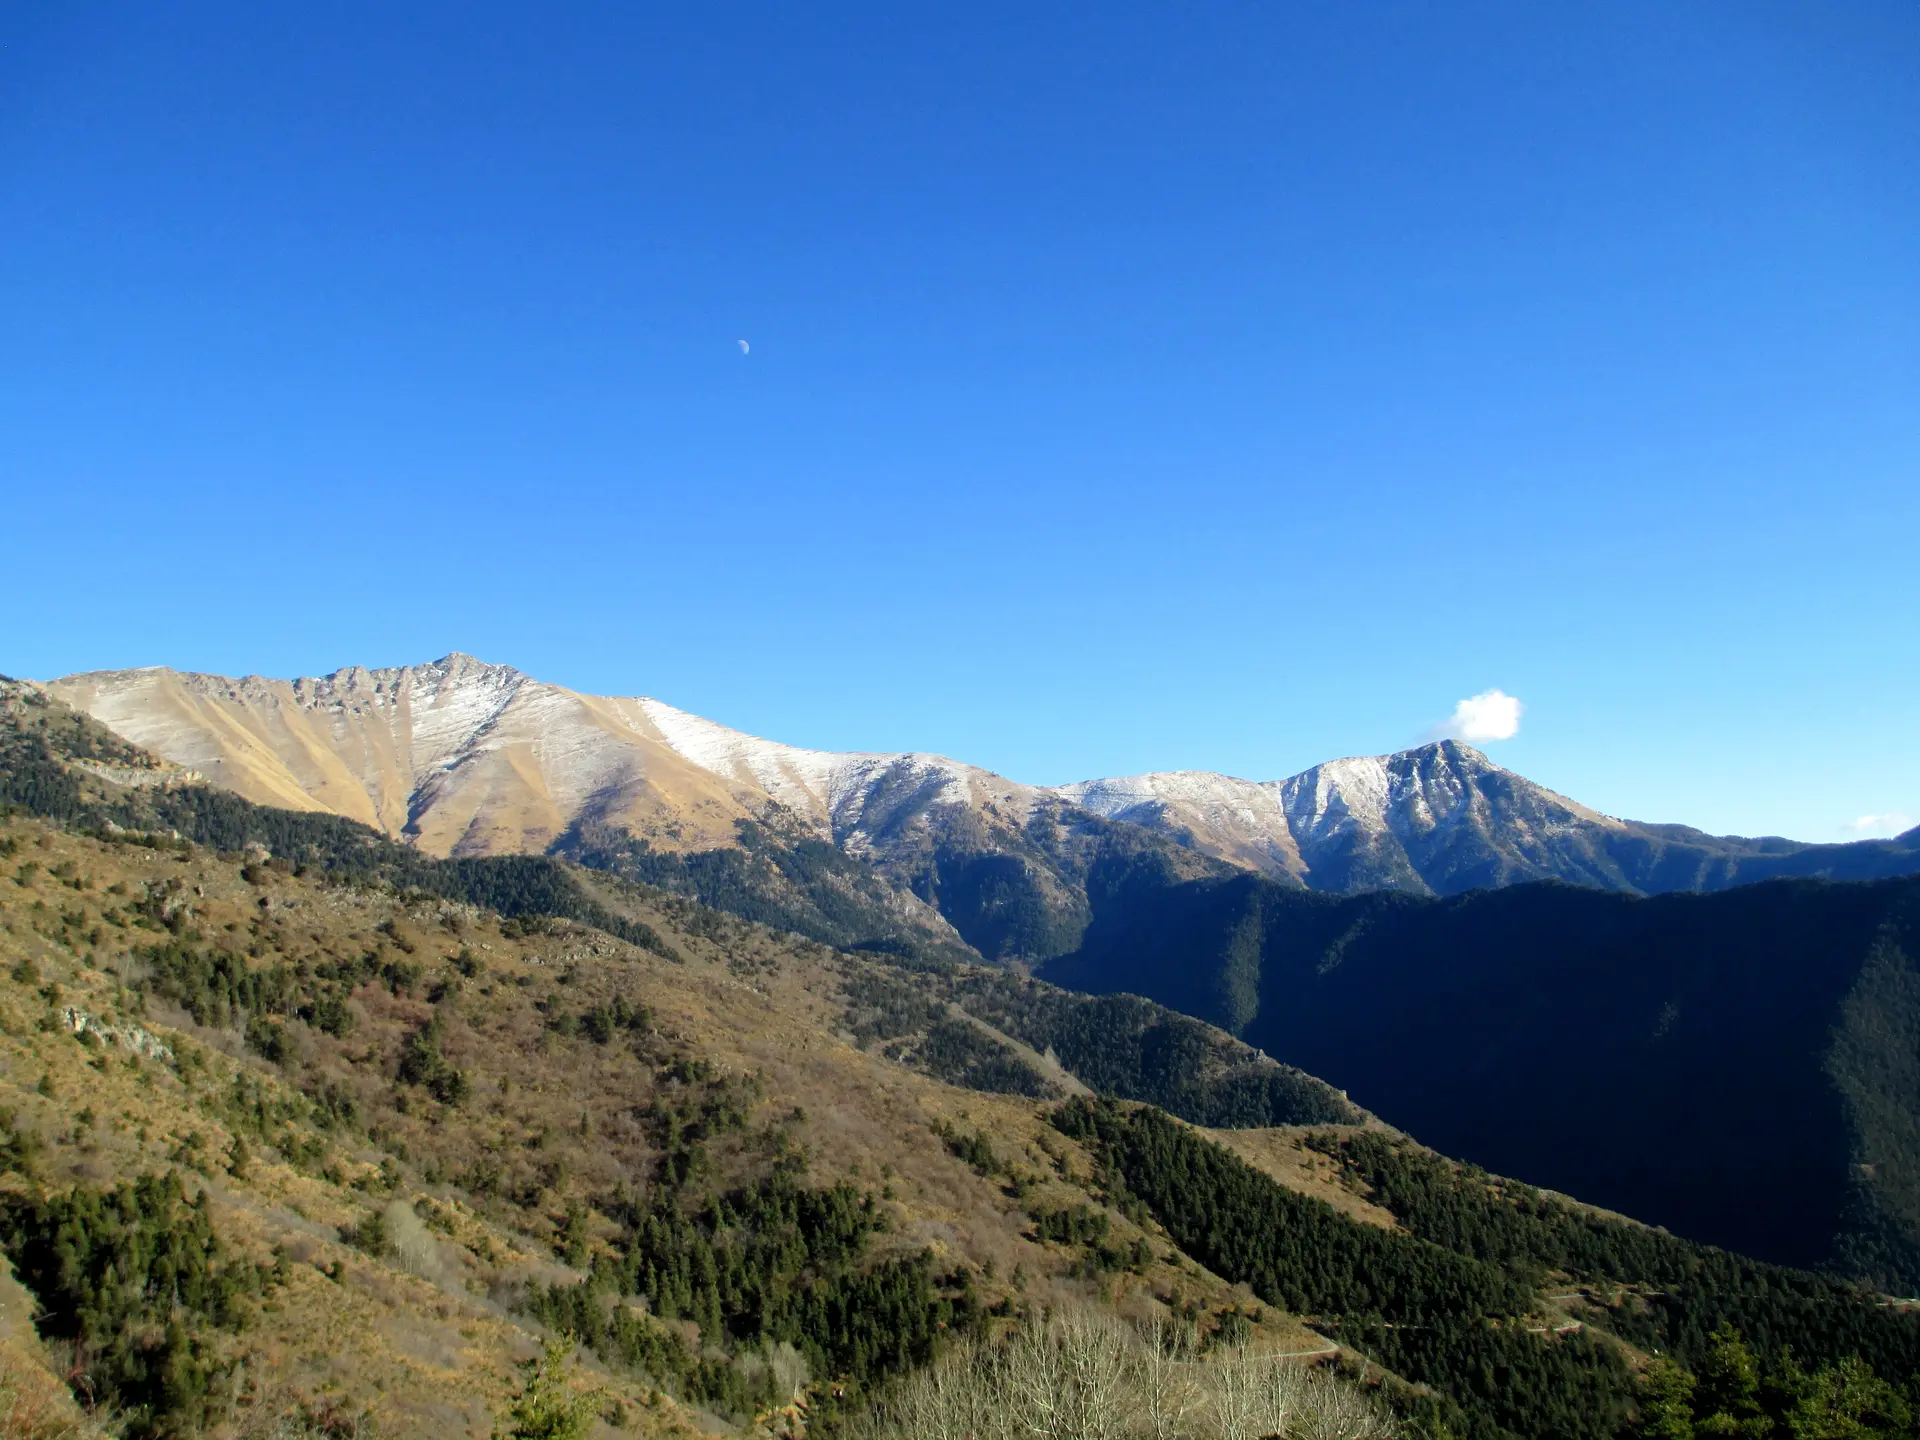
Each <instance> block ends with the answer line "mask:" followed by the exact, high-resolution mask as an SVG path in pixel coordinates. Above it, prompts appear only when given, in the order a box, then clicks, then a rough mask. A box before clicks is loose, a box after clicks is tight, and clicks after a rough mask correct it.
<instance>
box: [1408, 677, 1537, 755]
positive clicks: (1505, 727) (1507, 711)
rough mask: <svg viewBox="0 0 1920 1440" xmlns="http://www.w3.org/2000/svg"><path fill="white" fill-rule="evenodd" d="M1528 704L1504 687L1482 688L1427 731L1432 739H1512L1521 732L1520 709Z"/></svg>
mask: <svg viewBox="0 0 1920 1440" xmlns="http://www.w3.org/2000/svg"><path fill="white" fill-rule="evenodd" d="M1526 708H1527V707H1526V706H1524V705H1522V704H1521V703H1520V702H1519V701H1518V700H1516V699H1515V698H1514V697H1513V696H1511V695H1509V694H1507V692H1506V691H1504V690H1482V691H1481V692H1480V693H1479V694H1478V695H1469V696H1468V697H1467V698H1466V699H1465V700H1462V701H1461V702H1460V703H1459V704H1458V705H1456V706H1454V707H1453V717H1452V718H1451V719H1449V720H1447V721H1445V722H1444V723H1442V724H1439V725H1436V726H1434V727H1433V729H1432V730H1430V731H1428V732H1427V739H1429V740H1465V741H1467V742H1468V743H1469V744H1474V745H1477V744H1480V743H1482V742H1484V741H1487V740H1511V739H1512V738H1513V737H1514V736H1515V735H1517V734H1519V733H1520V712H1521V711H1523V710H1525V709H1526Z"/></svg>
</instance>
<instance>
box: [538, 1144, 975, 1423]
mask: <svg viewBox="0 0 1920 1440" xmlns="http://www.w3.org/2000/svg"><path fill="white" fill-rule="evenodd" d="M622 1222H623V1223H622V1231H623V1233H622V1238H621V1240H620V1242H619V1244H618V1246H617V1247H616V1251H615V1253H612V1254H603V1255H601V1256H599V1257H597V1258H596V1259H595V1261H594V1262H593V1266H592V1269H591V1272H590V1275H589V1278H588V1279H587V1280H585V1281H583V1282H581V1283H580V1284H578V1285H574V1286H554V1287H551V1288H548V1289H546V1290H542V1291H539V1292H537V1293H536V1294H535V1295H534V1297H533V1299H532V1302H531V1306H530V1308H531V1311H532V1313H533V1314H534V1315H535V1316H536V1317H537V1318H538V1319H540V1320H541V1321H542V1322H544V1323H545V1324H547V1325H548V1326H550V1327H552V1328H553V1329H556V1330H562V1331H566V1332H569V1333H572V1334H576V1335H578V1336H579V1337H580V1338H581V1340H582V1341H583V1342H584V1343H586V1344H588V1345H589V1346H591V1347H592V1348H593V1349H594V1350H595V1351H596V1352H597V1353H599V1354H600V1355H601V1356H602V1357H603V1358H606V1359H608V1360H612V1361H615V1362H617V1363H620V1364H623V1365H625V1366H627V1367H628V1368H630V1369H634V1370H638V1371H642V1372H644V1373H646V1374H648V1375H650V1376H652V1377H653V1378H654V1379H655V1380H656V1381H659V1382H661V1383H664V1384H669V1385H671V1386H673V1387H674V1388H676V1389H678V1390H679V1391H680V1393H682V1394H683V1395H685V1396H686V1397H687V1398H689V1399H691V1400H694V1401H696V1402H698V1403H701V1404H705V1405H711V1406H713V1407H715V1408H717V1409H720V1410H723V1411H726V1412H729V1413H734V1414H746V1413H750V1412H751V1411H753V1410H754V1409H756V1408H759V1407H762V1406H765V1405H767V1404H768V1403H770V1402H772V1401H773V1400H774V1399H775V1398H776V1397H775V1396H773V1394H772V1393H771V1392H770V1391H769V1390H767V1389H766V1385H767V1383H768V1377H767V1376H766V1375H765V1374H764V1373H762V1372H761V1371H758V1370H756V1369H753V1368H750V1367H742V1366H739V1365H734V1364H731V1363H728V1362H727V1361H726V1360H724V1359H720V1358H717V1357H716V1356H714V1355H712V1354H709V1353H705V1352H702V1351H696V1350H694V1349H693V1348H691V1347H689V1346H688V1345H687V1344H686V1342H685V1341H684V1340H682V1339H681V1337H680V1335H679V1334H678V1332H676V1331H674V1330H672V1329H670V1328H668V1327H666V1326H663V1325H660V1324H658V1323H656V1322H655V1321H654V1320H653V1319H652V1318H649V1317H643V1316H639V1315H636V1314H635V1313H634V1312H633V1311H631V1310H629V1309H627V1308H626V1307H624V1306H617V1305H613V1306H610V1305H609V1304H608V1303H606V1302H607V1298H608V1297H613V1296H624V1295H637V1296H642V1297H644V1298H645V1299H646V1300H647V1302H648V1306H649V1309H650V1311H651V1312H652V1316H657V1317H659V1318H660V1319H664V1320H672V1319H687V1320H691V1321H693V1322H694V1323H695V1324H697V1325H698V1326H699V1327H700V1335H701V1339H702V1341H703V1343H704V1344H706V1345H713V1344H727V1345H730V1346H733V1347H753V1346H758V1345H764V1344H770V1343H774V1342H779V1341H785V1342H787V1343H789V1344H791V1345H794V1346H795V1347H796V1348H798V1349H799V1350H800V1351H801V1352H802V1353H803V1354H804V1355H806V1357H807V1359H808V1361H809V1363H810V1364H811V1365H812V1366H813V1367H814V1369H815V1371H816V1373H821V1374H827V1375H834V1376H841V1377H845V1378H846V1379H847V1380H849V1381H850V1382H853V1383H857V1384H858V1383H868V1382H871V1381H873V1380H877V1379H880V1378H883V1377H885V1376H886V1375H889V1374H893V1373H896V1372H897V1371H899V1370H901V1369H904V1368H906V1367H907V1366H909V1365H911V1364H913V1363H916V1362H918V1361H922V1360H924V1359H926V1358H927V1357H928V1355H930V1354H931V1352H932V1348H933V1346H934V1344H935V1342H936V1340H937V1337H938V1336H939V1334H940V1333H941V1332H943V1331H945V1330H947V1329H949V1328H951V1327H952V1326H955V1325H959V1324H964V1323H967V1322H968V1321H969V1320H970V1319H971V1317H972V1313H973V1312H972V1302H971V1296H970V1293H969V1292H967V1291H966V1290H965V1289H964V1287H963V1288H962V1289H961V1291H960V1292H959V1293H958V1294H943V1293H941V1291H940V1290H939V1288H938V1287H936V1286H935V1284H934V1281H933V1278H932V1273H931V1269H930V1262H929V1260H928V1257H927V1256H926V1255H925V1254H921V1255H916V1256H909V1257H905V1258H897V1259H891V1260H887V1261H883V1262H881V1263H879V1264H877V1265H868V1266H863V1265H861V1263H860V1260H861V1256H862V1252H863V1251H864V1249H865V1245H866V1241H867V1237H868V1236H870V1235H872V1234H873V1233H875V1232H876V1231H878V1230H879V1229H880V1228H882V1223H883V1222H882V1220H881V1217H880V1216H879V1214H878V1213H877V1212H876V1211H875V1209H874V1206H873V1199H872V1197H871V1196H866V1195H861V1194H860V1193H859V1192H858V1191H856V1190H854V1189H853V1188H852V1187H850V1186H846V1185H838V1186H834V1187H832V1188H830V1189H824V1190H819V1189H809V1188H805V1187H802V1186H799V1185H797V1184H795V1183H794V1182H793V1180H792V1179H791V1178H790V1177H788V1176H785V1175H775V1176H773V1177H772V1178H770V1179H767V1180H765V1181H762V1182H760V1183H758V1184H756V1185H753V1186H749V1187H745V1188H742V1189H739V1190H735V1191H731V1192H729V1193H727V1194H726V1195H723V1196H721V1197H718V1198H716V1199H714V1200H712V1201H710V1202H708V1203H707V1204H705V1205H703V1206H701V1207H699V1208H698V1209H696V1210H693V1211H692V1212H690V1213H689V1212H686V1211H683V1210H682V1209H681V1208H679V1205H678V1203H677V1202H676V1199H675V1198H674V1196H673V1194H672V1192H671V1191H669V1190H665V1189H663V1190H661V1191H659V1192H657V1194H656V1199H655V1200H654V1202H653V1203H652V1204H650V1205H649V1206H647V1207H646V1208H645V1209H639V1210H629V1211H628V1212H627V1213H626V1214H625V1215H624V1216H623V1217H622ZM778 1398H781V1399H784V1398H785V1397H778Z"/></svg>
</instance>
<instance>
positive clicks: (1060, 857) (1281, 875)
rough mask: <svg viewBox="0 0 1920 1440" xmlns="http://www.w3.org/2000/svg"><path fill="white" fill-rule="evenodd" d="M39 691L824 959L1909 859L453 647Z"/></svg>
mask: <svg viewBox="0 0 1920 1440" xmlns="http://www.w3.org/2000/svg"><path fill="white" fill-rule="evenodd" d="M46 689H47V691H48V693H49V694H51V695H52V696H54V697H55V698H57V699H59V700H61V701H63V702H65V703H67V704H70V705H72V706H74V707H75V708H77V709H80V710H84V711H86V712H88V713H89V714H91V715H93V716H94V717H95V718H96V719H98V720H100V721H101V722H103V723H104V724H106V725H108V726H109V727H110V728H112V729H113V730H114V731H116V732H117V733H119V734H120V735H121V736H123V737H124V738H126V739H127V740H129V741H131V742H133V743H135V744H137V745H139V746H142V747H144V748H145V749H147V750H149V751H152V752H153V753H155V754H157V755H160V756H163V757H165V758H166V759H167V760H169V761H171V762H173V763H175V764H177V765H179V766H182V767H185V768H186V769H188V770H191V771H195V772H198V773H199V774H200V775H203V776H205V777H206V779H207V780H208V781H210V782H211V783H213V784H215V785H217V786H220V787H222V788H225V789H228V790H231V791H232V792H234V793H236V794H238V795H240V796H242V797H244V798H246V799H248V800H251V801H253V802H255V803H258V804H263V805H274V806H284V807H287V808H290V809H295V810H320V811H325V812H328V813H331V814H334V815H339V816H342V817H344V818H347V819H351V820H357V821H360V822H362V823H364V824H367V825H370V826H373V827H374V828H376V829H379V830H382V831H385V832H386V833H387V834H388V835H390V836H392V837H394V838H396V839H399V840H402V841H403V842H405V843H407V844H410V845H412V846H414V847H416V848H417V849H419V850H421V851H422V852H424V853H425V854H428V855H432V856H442V857H447V856H451V857H473V856H485V855H501V854H556V855H563V856H566V857H568V858H571V859H575V860H578V861H581V862H582V863H585V864H588V865H592V866H595V867H598V868H603V869H609V870H613V871H615V872H618V873H623V874H626V875H628V876H629V877H630V878H634V879H639V880H644V881H648V882H650V883H653V884H656V885H663V886H665V887H667V888H671V889H678V890H681V891H683V892H684V893H687V894H690V895H693V896H696V897H697V898H699V899H701V900H702V901H704V902H706V903H708V904H712V905H716V906H718V907H719V908H722V909H729V910H732V911H734V912H736V913H739V914H743V915H745V916H747V917H748V918H752V919H756V920H763V921H766V922H768V923H772V924H776V925H780V926H782V927H784V928H787V929H791V930H795V931H797V932H799V933H801V934H805V935H809V936H811V937H813V938H816V939H821V940H825V941H828V942H830V943H836V944H860V943H868V944H882V945H893V946H896V947H897V946H902V945H905V946H917V947H930V948H933V949H935V950H940V949H945V950H949V951H952V952H953V953H962V952H964V951H973V952H977V953H979V954H982V955H985V956H987V957H989V958H996V959H1018V960H1036V961H1037V960H1045V959H1047V958H1050V957H1052V956H1054V955H1059V954H1064V953H1067V952H1069V951H1071V950H1072V949H1074V948H1075V947H1076V946H1077V945H1078V943H1079V940H1080V937H1081V935H1082V934H1083V933H1084V931H1085V929H1086V927H1087V925H1088V923H1089V922H1090V921H1091V919H1092V915H1093V910H1094V908H1095V906H1096V905H1097V904H1098V903H1099V900H1100V896H1101V894H1102V893H1103V891H1111V890H1112V888H1113V887H1114V886H1115V885H1116V884H1120V885H1138V884H1143V883H1144V884H1161V883H1179V882H1184V881H1188V880H1196V879H1201V878H1206V877H1209V876H1215V877H1217V876H1222V875H1228V874H1232V873H1236V872H1239V871H1246V870H1251V871H1254V872H1256V873H1259V874H1263V875H1265V876H1267V877H1269V878H1270V879H1272V880H1274V881H1276V882H1278V883H1280V884H1283V885H1288V886H1294V887H1300V888H1306V889H1311V890H1321V891H1333V892H1339V893H1353V892H1358V891H1369V890H1383V889H1384V890H1397V891H1404V892H1408V893H1412V894H1421V895H1454V894H1459V893H1462V892H1465V891H1468V890H1473V889H1480V888H1487V887H1497V886H1504V885H1511V884H1516V883H1521V882H1526V881H1534V880H1548V879H1551V880H1562V881H1567V882H1569V883H1573V884H1578V885H1585V886H1591V887H1596V888H1600V889H1605V890H1614V891H1621V892H1626V893H1636V894H1648V893H1659V892H1664V891H1673V890H1718V889H1724V888H1727V887H1729V886H1733V885H1739V884H1745V883H1750V882H1752V881H1756V880H1762V879H1769V878H1775V877H1780V876H1796V875H1797V876H1811V877H1820V878H1838V879H1870V878H1876V877H1881V876H1889V875H1899V874H1906V873H1910V872H1912V871H1914V870H1917V869H1920V829H1916V830H1912V831H1909V832H1907V833H1906V834H1905V835H1903V836H1900V837H1899V838H1897V839H1893V840H1870V841H1858V842H1853V843H1850V844H1840V845H1810V844H1803V843H1800V842H1797V841H1791V840H1785V839H1779V838H1761V839H1747V838H1742V837H1732V836H1713V835H1708V834H1706V833H1704V832H1702V831H1699V830H1694V829H1691V828H1688V827H1686V826H1681V825H1664V824H1647V823H1643V822H1638V821H1631V820H1622V819H1617V818H1615V817H1612V816H1609V815H1604V814H1601V813H1600V812H1598V811H1596V810H1593V809H1590V808H1588V807H1586V806H1584V805H1581V804H1579V803H1578V802H1576V801H1574V800H1570V799H1568V798H1566V797H1565V796H1562V795H1558V794H1556V793H1554V792H1553V791H1551V790H1548V789H1546V788H1545V787H1543V786H1540V785H1536V784H1534V783H1533V782H1532V781H1530V780H1527V779H1526V778H1525V777H1523V776H1520V775H1517V774H1515V773H1513V772H1512V771H1509V770H1505V769H1502V768H1501V767H1500V766H1498V765H1495V764H1494V763H1493V762H1492V761H1490V760H1489V759H1487V757H1486V756H1485V755H1483V754H1481V753H1480V752H1479V751H1477V750H1474V749H1472V748H1471V747H1469V746H1466V745H1463V744H1460V743H1458V742H1456V741H1452V740H1442V741H1439V742H1436V743H1433V744H1429V745H1422V746H1419V747H1417V748H1414V749H1410V750H1405V751H1401V752H1399V753H1397V754H1393V755H1386V756H1367V757H1358V758H1349V759H1340V760H1333V761H1328V762H1327V763H1325V764H1321V765H1316V766H1314V767H1312V768H1311V769H1309V770H1306V771H1303V772H1302V773H1300V774H1298V775H1295V776H1292V777H1291V778H1289V779H1285V780H1278V781H1253V780H1243V779H1237V778H1234V777H1232V776H1226V775H1219V774H1214V773H1211V772H1205V771H1177V772H1161V773H1153V774H1145V775H1135V776H1127V777H1120V778H1109V779H1097V780H1087V781H1082V782H1079V783H1076V784H1070V785H1062V786H1052V787H1048V786H1034V785H1027V784H1023V783H1020V782H1018V781H1014V780H1009V779H1007V778H1005V777H1003V776H1000V775H996V774H994V773H993V772H991V771H988V770H985V769H982V768H980V767H978V766H973V765H968V764H964V763H962V762H960V761H956V760H952V759H949V758H947V757H945V756H940V755H928V754H920V753H912V752H909V753H876V752H854V753H834V752H828V751H820V750H808V749H802V748H799V747H796V746H791V745H784V744H781V743H779V742H776V741H771V740H763V739H759V738H757V737H755V736H751V735H746V734H743V733H741V732H739V731H737V730H732V729H729V728H728V727H726V726H724V725H720V724H717V723H715V722H713V721H711V720H706V719H703V718H701V717H699V716H697V715H692V714H689V713H687V712H686V711H683V710H679V709H676V708H675V707H673V706H671V705H668V704H666V703H664V702H662V701H659V700H655V699H650V698H644V697H635V698H623V697H606V696H595V695H586V694H582V693H580V692H577V691H573V690H569V689H566V688H565V687H562V686H558V685H553V684H549V683H547V682H544V681H540V680H536V679H534V678H532V677H530V676H528V675H526V674H523V673H522V672H520V671H518V670H515V669H513V668H511V667H509V666H504V665H493V664H487V663H485V662H482V661H480V660H476V659H474V658H473V657H471V656H468V655H463V654H457V653H456V654H452V655H448V656H446V657H445V658H444V659H441V660H438V661H435V662H433V663H431V664H425V665H412V666H405V667H401V668H396V669H383V670H368V669H364V668H361V667H349V668H347V669H343V670H338V671H335V672H334V673H333V674H331V675H328V676H324V677H321V678H317V679H297V680H290V681H289V680H274V679H264V678H261V677H259V676H247V677H244V678H240V679H230V678H227V677H223V676H217V675H205V674H195V673H190V672H181V671H175V670H170V669H165V668H149V669H138V670H118V671H97V672H92V673H87V674H79V675H70V676H66V677H64V678H62V679H59V680H55V681H52V682H50V683H48V684H47V686H46Z"/></svg>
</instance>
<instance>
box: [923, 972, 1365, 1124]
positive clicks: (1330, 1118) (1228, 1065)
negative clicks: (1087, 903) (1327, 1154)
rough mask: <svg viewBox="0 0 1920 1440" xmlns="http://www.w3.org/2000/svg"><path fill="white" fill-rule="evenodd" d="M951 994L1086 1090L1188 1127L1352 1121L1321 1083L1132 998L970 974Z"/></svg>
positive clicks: (1338, 1097)
mask: <svg viewBox="0 0 1920 1440" xmlns="http://www.w3.org/2000/svg"><path fill="white" fill-rule="evenodd" d="M954 991H955V995H956V998H957V999H958V1000H959V1001H960V1003H961V1005H963V1006H964V1007H965V1008H966V1009H967V1010H968V1011H969V1012H970V1013H972V1014H975V1015H978V1016H979V1017H980V1018H982V1019H983V1020H986V1021H987V1022H988V1023H989V1024H991V1025H994V1026H995V1027H997V1028H998V1029H1001V1030H1004V1031H1005V1032H1006V1033H1007V1034H1009V1035H1011V1036H1013V1037H1014V1038H1015V1039H1016V1040H1020V1041H1022V1042H1024V1043H1025V1044H1028V1045H1031V1046H1032V1047H1033V1048H1034V1049H1036V1050H1041V1051H1046V1050H1051V1051H1053V1053H1054V1055H1055V1056H1056V1058H1058V1060H1059V1062H1060V1064H1061V1065H1062V1066H1063V1067H1064V1068H1065V1069H1066V1070H1068V1071H1069V1072H1071V1073H1072V1075H1073V1076H1074V1078H1075V1079H1077V1080H1079V1081H1080V1082H1081V1083H1083V1084H1085V1085H1087V1086H1088V1087H1089V1088H1091V1089H1093V1090H1097V1091H1098V1092H1100V1093H1101V1094H1103V1095H1113V1096H1117V1097H1119V1098H1120V1099H1123V1100H1144V1101H1146V1102H1148V1103H1149V1104H1153V1105H1158V1106H1159V1107H1160V1108H1161V1109H1163V1110H1168V1111H1171V1112H1172V1113H1173V1114H1175V1115H1178V1116H1179V1117H1180V1118H1181V1119H1183V1120H1190V1121H1192V1122H1193V1123H1194V1124H1196V1125H1208V1126H1214V1127H1218V1128H1222V1129H1238V1128H1247V1127H1257V1126H1267V1125H1324V1124H1338V1123H1343V1122H1349V1121H1353V1120H1356V1119H1358V1118H1359V1116H1358V1112H1357V1111H1355V1110H1354V1108H1353V1106H1352V1105H1350V1104H1348V1103H1347V1101H1346V1100H1345V1099H1344V1098H1342V1097H1341V1095H1340V1094H1339V1092H1338V1091H1336V1090H1334V1089H1333V1088H1332V1087H1331V1086H1329V1085H1327V1084H1325V1083H1324V1082H1322V1081H1319V1080H1316V1079H1314V1078H1313V1076H1311V1075H1308V1074H1306V1073H1304V1072H1302V1071H1299V1070H1295V1069H1293V1068H1292V1067H1291V1066H1286V1065H1279V1064H1275V1063H1274V1062H1272V1061H1270V1060H1263V1059H1260V1058H1259V1057H1257V1056H1256V1055H1255V1054H1254V1053H1253V1052H1252V1051H1251V1050H1249V1049H1247V1048H1246V1047H1245V1046H1242V1045H1239V1044H1236V1043H1234V1042H1232V1041H1231V1040H1229V1038H1228V1037H1226V1036H1224V1035H1222V1034H1221V1033H1220V1032H1219V1031H1217V1030H1214V1029H1212V1028H1211V1027H1209V1026H1207V1025H1205V1024H1203V1023H1201V1022H1200V1021H1198V1020H1195V1019H1192V1018H1191V1017H1189V1016H1186V1015H1181V1014H1178V1013H1176V1012H1174V1011H1171V1010H1168V1009H1166V1008H1165V1007H1164V1006H1161V1005H1156V1004H1155V1003H1154V1002H1153V1001H1151V1000H1143V999H1141V998H1140V997H1139V996H1137V995H1082V994H1077V993H1075V992H1073V991H1069V990H1061V989H1059V988H1058V987H1056V986H1053V985H1047V984H1043V983H1040V982H1038V981H1032V980H1023V979H1021V978H1020V977H1018V976H1015V975H1010V974H1007V973H1006V972H1004V971H993V970H983V969H977V968H976V969H973V970H970V971H968V972H966V974H965V975H964V976H962V977H961V978H960V979H959V980H958V981H957V982H956V984H955V985H954Z"/></svg>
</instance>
